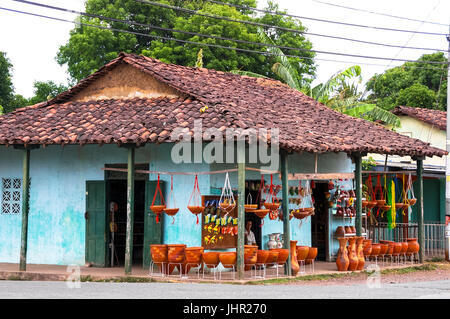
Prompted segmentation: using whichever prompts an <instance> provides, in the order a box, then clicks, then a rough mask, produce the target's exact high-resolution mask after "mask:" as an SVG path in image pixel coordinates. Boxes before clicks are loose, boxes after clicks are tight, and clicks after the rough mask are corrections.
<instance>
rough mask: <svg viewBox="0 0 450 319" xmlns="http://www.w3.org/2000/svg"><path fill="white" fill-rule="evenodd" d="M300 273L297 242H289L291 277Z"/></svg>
mask: <svg viewBox="0 0 450 319" xmlns="http://www.w3.org/2000/svg"><path fill="white" fill-rule="evenodd" d="M299 271H300V265H299V264H298V260H297V241H296V240H291V272H292V276H297V274H298V272H299Z"/></svg>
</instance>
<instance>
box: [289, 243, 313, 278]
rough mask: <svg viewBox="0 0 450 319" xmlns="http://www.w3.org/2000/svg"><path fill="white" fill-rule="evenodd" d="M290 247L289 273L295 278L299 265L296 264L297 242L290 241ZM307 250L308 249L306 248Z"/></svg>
mask: <svg viewBox="0 0 450 319" xmlns="http://www.w3.org/2000/svg"><path fill="white" fill-rule="evenodd" d="M290 244H291V245H290V247H291V251H290V253H291V272H292V276H297V274H298V272H299V271H300V265H299V264H298V260H297V241H296V240H291V242H290ZM308 250H309V247H308Z"/></svg>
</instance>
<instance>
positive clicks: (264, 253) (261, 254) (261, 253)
mask: <svg viewBox="0 0 450 319" xmlns="http://www.w3.org/2000/svg"><path fill="white" fill-rule="evenodd" d="M257 256H258V257H257V261H256V263H257V264H265V263H266V262H267V259H268V257H269V251H268V250H258V253H257Z"/></svg>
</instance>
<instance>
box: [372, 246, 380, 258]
mask: <svg viewBox="0 0 450 319" xmlns="http://www.w3.org/2000/svg"><path fill="white" fill-rule="evenodd" d="M380 251H381V244H372V253H371V254H370V256H372V257H378V256H379V255H380Z"/></svg>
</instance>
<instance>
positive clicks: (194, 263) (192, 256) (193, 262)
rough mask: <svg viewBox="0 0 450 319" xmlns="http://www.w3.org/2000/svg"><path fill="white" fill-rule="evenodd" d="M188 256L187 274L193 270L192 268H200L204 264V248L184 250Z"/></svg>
mask: <svg viewBox="0 0 450 319" xmlns="http://www.w3.org/2000/svg"><path fill="white" fill-rule="evenodd" d="M184 253H185V256H186V273H188V272H189V270H191V268H192V267H198V266H200V265H201V264H202V262H203V259H202V254H203V247H187V248H186V249H185V250H184Z"/></svg>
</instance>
